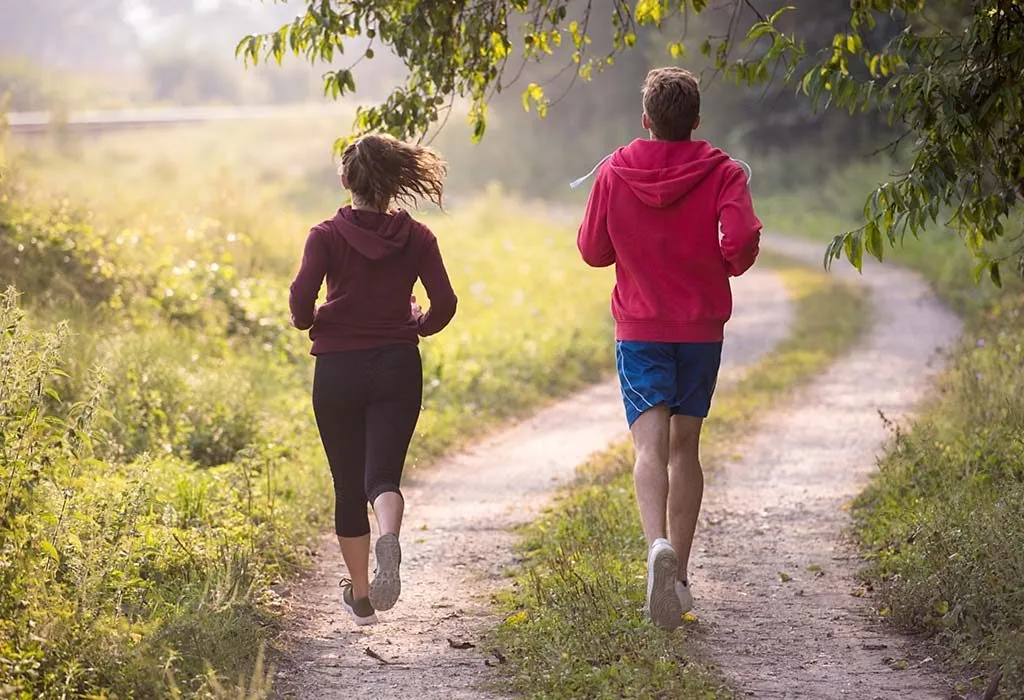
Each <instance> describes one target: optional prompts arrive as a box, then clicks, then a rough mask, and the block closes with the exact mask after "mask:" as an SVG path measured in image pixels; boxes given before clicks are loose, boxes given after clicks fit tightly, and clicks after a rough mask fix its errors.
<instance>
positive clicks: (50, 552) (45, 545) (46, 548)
mask: <svg viewBox="0 0 1024 700" xmlns="http://www.w3.org/2000/svg"><path fill="white" fill-rule="evenodd" d="M39 548H40V549H41V550H43V553H44V554H45V555H46V556H48V557H50V559H53V560H54V561H55V562H57V563H58V564H59V563H60V554H58V553H57V548H56V547H54V546H53V543H52V542H50V541H49V540H43V541H42V542H40V543H39Z"/></svg>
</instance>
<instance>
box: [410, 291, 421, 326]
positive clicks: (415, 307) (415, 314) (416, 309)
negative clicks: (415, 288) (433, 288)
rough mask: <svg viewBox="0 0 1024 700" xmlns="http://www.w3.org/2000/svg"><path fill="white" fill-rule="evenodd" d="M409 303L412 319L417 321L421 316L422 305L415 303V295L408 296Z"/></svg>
mask: <svg viewBox="0 0 1024 700" xmlns="http://www.w3.org/2000/svg"><path fill="white" fill-rule="evenodd" d="M409 305H410V306H411V307H412V320H413V321H415V322H416V323H419V322H420V320H421V319H422V318H423V307H422V306H420V305H419V304H417V303H416V295H415V294H413V295H412V296H411V297H409Z"/></svg>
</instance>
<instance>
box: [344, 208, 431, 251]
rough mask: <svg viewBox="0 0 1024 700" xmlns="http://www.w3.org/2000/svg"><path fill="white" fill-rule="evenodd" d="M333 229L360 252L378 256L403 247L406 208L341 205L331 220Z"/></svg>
mask: <svg viewBox="0 0 1024 700" xmlns="http://www.w3.org/2000/svg"><path fill="white" fill-rule="evenodd" d="M332 223H333V225H334V229H335V230H336V231H337V232H338V233H340V234H341V235H342V236H343V237H344V238H345V241H346V242H347V243H348V244H349V245H350V246H352V247H353V248H354V249H355V250H356V251H357V252H358V253H359V254H360V255H362V256H363V257H365V258H369V259H370V260H382V259H383V258H386V257H389V256H391V255H394V254H395V253H397V252H399V251H401V250H402V249H403V248H405V244H406V243H407V242H408V241H409V232H410V230H411V228H412V217H411V216H409V212H407V211H404V210H401V209H400V210H398V211H396V212H394V213H389V214H384V213H381V212H375V211H364V210H361V209H353V208H352V207H343V208H342V209H339V210H338V213H337V214H336V215H335V217H334V219H333V220H332Z"/></svg>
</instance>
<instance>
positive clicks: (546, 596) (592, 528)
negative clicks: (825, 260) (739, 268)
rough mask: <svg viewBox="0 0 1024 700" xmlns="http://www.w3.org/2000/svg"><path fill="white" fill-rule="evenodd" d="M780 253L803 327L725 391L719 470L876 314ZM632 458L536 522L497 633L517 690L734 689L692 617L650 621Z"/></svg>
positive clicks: (713, 448)
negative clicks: (714, 665)
mask: <svg viewBox="0 0 1024 700" xmlns="http://www.w3.org/2000/svg"><path fill="white" fill-rule="evenodd" d="M766 257H767V256H766ZM762 262H768V261H767V260H764V261H762ZM771 262H772V263H773V266H774V267H776V269H777V271H778V273H779V274H780V275H781V276H782V278H783V280H784V281H785V283H786V285H787V287H788V288H789V290H790V293H791V296H792V298H793V301H794V303H795V305H796V313H795V319H794V323H793V327H792V329H791V331H790V334H789V336H788V337H787V338H786V339H785V340H784V341H783V342H782V343H781V344H780V345H779V347H778V348H777V349H776V350H774V351H773V352H772V353H770V354H769V355H768V356H766V357H765V358H764V359H763V360H762V361H761V362H759V363H758V364H757V365H756V366H755V367H754V368H753V369H752V370H751V371H750V372H749V373H748V374H747V375H746V376H745V377H744V378H743V379H742V380H741V381H739V382H738V383H737V384H735V385H733V386H729V387H724V388H723V389H721V390H720V392H719V394H718V395H717V397H716V399H715V407H714V412H713V413H712V418H711V419H709V420H708V422H707V426H706V430H705V435H704V460H705V463H706V464H707V465H708V466H709V467H711V468H713V466H714V464H715V463H716V462H719V461H721V460H722V459H727V458H728V457H729V450H728V446H729V445H730V443H733V442H735V439H736V436H737V435H742V434H746V433H748V432H750V430H752V429H753V428H754V427H755V426H756V423H757V417H758V415H759V414H761V413H763V412H764V411H765V410H766V409H767V408H768V407H769V406H771V405H772V404H774V403H776V402H777V401H778V400H779V398H780V396H781V395H782V394H784V393H785V392H787V391H791V390H793V389H794V388H796V387H798V386H799V385H801V384H803V383H805V382H807V381H809V380H810V379H811V378H813V377H814V376H815V375H816V374H818V373H819V372H821V371H822V370H823V369H824V368H825V367H827V366H828V364H829V363H830V362H832V360H834V359H835V358H836V357H837V356H838V355H840V354H842V353H843V352H845V351H846V350H848V349H849V348H850V347H851V346H852V344H853V343H854V342H855V341H856V340H857V338H858V337H859V336H860V334H861V332H862V331H863V330H864V328H865V326H866V323H867V306H866V302H865V300H864V298H863V296H862V295H861V293H860V291H859V290H858V289H857V288H855V287H851V286H849V285H847V284H844V283H841V282H839V281H837V280H835V279H833V278H829V277H828V276H826V275H825V274H824V273H821V272H817V271H814V270H811V269H808V268H806V267H803V266H798V265H795V264H793V263H790V262H785V261H781V260H777V259H776V260H772V261H771ZM632 463H633V455H632V448H631V446H630V445H629V444H628V443H623V444H620V445H618V446H616V447H614V448H612V449H611V450H609V451H607V452H605V453H603V454H601V455H599V456H597V457H595V458H594V459H592V460H591V461H590V462H588V463H587V464H584V465H583V466H581V468H580V472H579V478H578V482H577V484H576V485H575V486H574V487H572V488H571V489H570V490H569V491H568V492H567V493H566V494H565V495H564V496H563V497H562V498H561V499H560V501H559V502H558V503H557V504H556V505H555V506H554V507H553V508H552V509H551V510H550V511H548V512H547V513H546V514H545V515H544V516H543V517H541V518H540V519H539V520H538V521H536V522H535V523H533V524H531V525H529V526H528V527H527V528H526V529H525V532H524V535H523V541H522V544H521V549H522V553H523V555H524V557H525V559H526V562H525V563H524V564H523V565H522V567H521V568H520V569H519V570H518V571H517V572H516V573H515V585H514V587H513V590H512V592H511V593H509V594H508V595H507V597H505V598H503V599H502V600H501V606H502V608H503V611H504V612H505V614H506V616H505V619H504V622H503V623H502V624H501V625H500V626H499V628H498V629H497V630H496V632H495V643H496V645H497V647H498V648H499V649H500V650H501V651H502V653H503V654H504V656H505V657H506V658H507V659H508V664H507V665H506V666H505V667H504V668H506V669H507V680H508V683H509V685H510V686H511V689H512V690H514V691H516V692H519V693H522V694H525V695H528V696H530V697H535V698H564V697H587V698H652V697H656V698H669V697H671V698H712V697H717V698H728V697H731V694H730V692H729V690H728V688H727V687H726V686H725V685H724V684H723V682H722V681H721V679H720V678H718V677H716V675H715V674H714V673H713V672H712V671H711V670H710V669H709V668H708V666H706V665H705V664H703V663H702V662H701V660H700V659H699V658H697V657H695V655H694V652H693V649H692V648H691V647H690V646H689V645H688V643H687V642H688V639H689V635H688V634H687V633H686V630H685V626H684V629H683V630H681V631H680V632H679V633H677V634H674V635H668V634H665V633H663V632H661V631H659V630H657V629H656V628H655V627H653V626H652V625H650V624H647V623H645V622H644V621H643V619H642V614H641V608H642V606H643V602H644V587H643V583H642V582H643V580H644V575H645V572H644V558H645V546H644V539H643V534H642V532H641V530H640V524H639V520H638V518H637V517H636V513H635V506H634V500H633V486H632V476H631V472H632Z"/></svg>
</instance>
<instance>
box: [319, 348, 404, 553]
mask: <svg viewBox="0 0 1024 700" xmlns="http://www.w3.org/2000/svg"><path fill="white" fill-rule="evenodd" d="M422 398H423V367H422V364H421V362H420V353H419V349H418V348H417V347H416V346H415V345H389V346H386V347H380V348H373V349H370V350H347V351H344V352H336V353H329V354H325V355H319V356H317V358H316V372H315V374H314V377H313V413H314V414H315V415H316V425H317V428H318V429H319V431H320V440H321V441H322V442H323V445H324V452H326V453H327V461H328V463H329V464H330V466H331V476H332V477H333V479H334V527H335V531H336V532H337V533H338V535H340V536H341V537H361V536H363V535H368V534H369V533H370V521H369V518H368V517H367V513H366V505H367V503H373V502H374V501H375V500H376V499H377V497H378V496H380V495H381V494H382V493H389V492H394V493H398V494H399V495H401V490H400V488H399V483H400V481H401V479H402V469H403V467H404V466H405V456H406V454H407V453H408V451H409V442H410V441H411V440H412V434H413V432H414V431H415V430H416V422H417V421H418V420H419V416H420V403H421V401H422Z"/></svg>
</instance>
